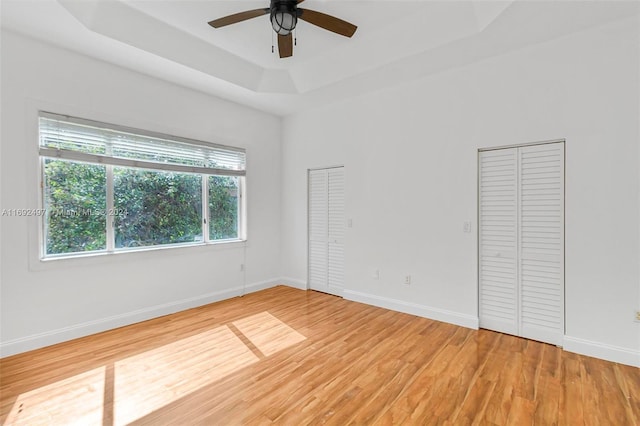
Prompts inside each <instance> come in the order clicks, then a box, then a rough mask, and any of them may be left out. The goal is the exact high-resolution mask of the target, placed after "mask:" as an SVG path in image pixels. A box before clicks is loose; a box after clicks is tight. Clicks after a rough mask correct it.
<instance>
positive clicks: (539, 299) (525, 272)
mask: <svg viewBox="0 0 640 426" xmlns="http://www.w3.org/2000/svg"><path fill="white" fill-rule="evenodd" d="M519 157H520V158H519V160H520V288H521V294H522V295H521V311H522V314H521V316H520V330H521V331H520V334H521V335H522V336H523V337H528V338H530V339H535V340H541V341H544V342H549V343H553V344H556V345H559V344H561V343H562V339H563V335H564V144H560V143H556V144H548V145H539V146H529V147H522V148H519Z"/></svg>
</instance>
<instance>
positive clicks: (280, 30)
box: [209, 0, 358, 58]
mask: <svg viewBox="0 0 640 426" xmlns="http://www.w3.org/2000/svg"><path fill="white" fill-rule="evenodd" d="M303 1H304V0H271V5H270V6H269V7H265V8H263V9H253V10H247V11H244V12H240V13H235V14H233V15H229V16H225V17H223V18H219V19H214V20H213V21H211V22H209V25H211V26H212V27H213V28H220V27H224V26H227V25H231V24H236V23H238V22H242V21H246V20H247V19H252V18H257V17H258V16H262V15H267V14H270V15H271V26H272V27H273V30H274V31H275V32H276V33H277V34H278V53H279V54H280V57H281V58H288V57H289V56H292V55H293V36H292V35H291V32H292V31H293V30H294V29H295V28H296V24H297V23H298V19H302V20H303V21H307V22H309V23H310V24H313V25H316V26H318V27H320V28H324V29H325V30H329V31H332V32H334V33H336V34H340V35H343V36H345V37H351V36H352V35H353V34H354V33H355V32H356V29H357V28H358V27H356V26H355V25H353V24H351V23H349V22H347V21H343V20H342V19H338V18H336V17H334V16H331V15H327V14H325V13H322V12H316V11H315V10H309V9H302V8H299V7H298V3H302V2H303Z"/></svg>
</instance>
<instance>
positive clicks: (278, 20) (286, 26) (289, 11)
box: [271, 1, 298, 36]
mask: <svg viewBox="0 0 640 426" xmlns="http://www.w3.org/2000/svg"><path fill="white" fill-rule="evenodd" d="M297 23H298V12H297V11H296V7H295V3H291V2H286V1H285V2H273V3H272V6H271V26H272V27H273V31H275V32H276V33H278V34H279V35H282V36H286V35H288V34H289V33H291V31H293V30H294V29H295V27H296V24H297Z"/></svg>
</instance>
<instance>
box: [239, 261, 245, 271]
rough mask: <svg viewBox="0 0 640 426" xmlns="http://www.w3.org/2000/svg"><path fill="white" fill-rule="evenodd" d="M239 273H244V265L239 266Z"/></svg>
mask: <svg viewBox="0 0 640 426" xmlns="http://www.w3.org/2000/svg"><path fill="white" fill-rule="evenodd" d="M240 272H244V263H241V264H240Z"/></svg>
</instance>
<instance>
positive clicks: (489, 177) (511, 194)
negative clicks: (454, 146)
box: [478, 150, 519, 334]
mask: <svg viewBox="0 0 640 426" xmlns="http://www.w3.org/2000/svg"><path fill="white" fill-rule="evenodd" d="M517 162H518V159H517V156H516V151H515V150H496V151H485V152H481V153H480V164H479V171H480V185H479V192H480V194H479V200H480V201H479V202H480V206H479V209H478V213H479V223H480V225H479V231H480V232H479V257H480V258H479V284H480V289H479V297H480V327H483V328H488V329H491V330H496V331H501V332H504V333H509V334H518V318H519V312H518V298H519V295H518V286H517V277H518V271H517V269H518V264H517V251H518V250H517V237H518V227H517V217H518V215H517V197H518V179H517V177H518V170H517Z"/></svg>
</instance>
